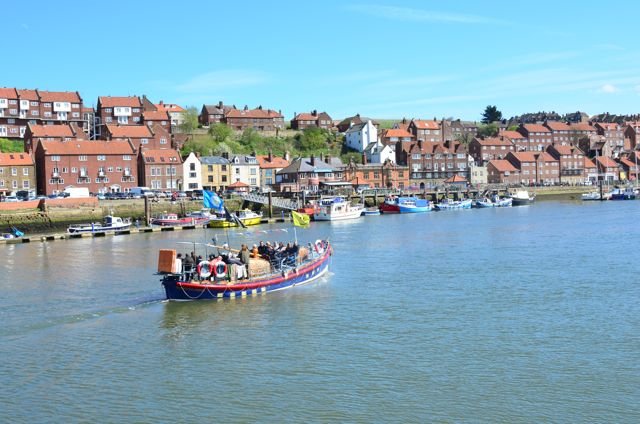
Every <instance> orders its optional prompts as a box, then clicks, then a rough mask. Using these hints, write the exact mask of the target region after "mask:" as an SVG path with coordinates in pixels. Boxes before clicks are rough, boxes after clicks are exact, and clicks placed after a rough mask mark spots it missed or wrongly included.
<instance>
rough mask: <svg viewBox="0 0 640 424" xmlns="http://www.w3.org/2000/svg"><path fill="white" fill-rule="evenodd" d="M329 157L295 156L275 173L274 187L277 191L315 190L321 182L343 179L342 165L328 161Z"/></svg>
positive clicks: (297, 191) (340, 180) (298, 191)
mask: <svg viewBox="0 0 640 424" xmlns="http://www.w3.org/2000/svg"><path fill="white" fill-rule="evenodd" d="M328 159H329V158H325V160H322V158H318V157H315V156H311V157H309V158H296V159H293V160H292V161H291V163H290V164H289V166H287V167H286V168H283V169H281V170H280V171H278V172H277V173H276V183H275V185H274V188H275V189H276V191H279V192H289V193H300V192H302V191H311V192H317V191H319V190H320V185H321V184H323V183H335V182H342V181H343V171H342V167H343V166H342V165H333V164H331V163H329V160H328Z"/></svg>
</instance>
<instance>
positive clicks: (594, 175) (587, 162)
mask: <svg viewBox="0 0 640 424" xmlns="http://www.w3.org/2000/svg"><path fill="white" fill-rule="evenodd" d="M584 174H585V175H586V178H585V181H587V180H588V181H590V182H591V183H592V184H594V185H595V184H597V183H598V167H597V166H596V164H595V162H594V161H593V160H591V159H589V158H588V157H587V156H585V157H584Z"/></svg>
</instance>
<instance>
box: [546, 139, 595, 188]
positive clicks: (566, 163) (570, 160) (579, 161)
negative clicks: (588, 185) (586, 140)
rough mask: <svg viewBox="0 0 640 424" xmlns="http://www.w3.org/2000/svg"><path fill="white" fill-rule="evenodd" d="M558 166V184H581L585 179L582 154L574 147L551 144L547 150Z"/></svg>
mask: <svg viewBox="0 0 640 424" xmlns="http://www.w3.org/2000/svg"><path fill="white" fill-rule="evenodd" d="M547 153H549V154H550V155H551V156H552V157H553V158H554V159H556V160H557V161H558V163H559V166H560V183H568V184H572V185H574V184H582V183H583V182H584V180H585V178H586V174H585V173H584V152H583V151H582V150H580V149H579V148H578V147H576V146H571V145H568V144H552V145H551V146H549V147H548V148H547Z"/></svg>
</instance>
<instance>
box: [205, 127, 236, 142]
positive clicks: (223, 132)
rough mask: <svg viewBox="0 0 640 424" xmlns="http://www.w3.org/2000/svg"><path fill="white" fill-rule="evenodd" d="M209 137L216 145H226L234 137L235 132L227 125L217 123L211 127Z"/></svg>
mask: <svg viewBox="0 0 640 424" xmlns="http://www.w3.org/2000/svg"><path fill="white" fill-rule="evenodd" d="M209 135H210V136H211V137H212V138H213V141H215V142H216V143H224V142H225V141H227V140H229V139H231V138H232V137H233V130H232V129H231V128H229V127H228V126H227V125H226V124H222V123H217V124H213V125H212V126H210V127H209Z"/></svg>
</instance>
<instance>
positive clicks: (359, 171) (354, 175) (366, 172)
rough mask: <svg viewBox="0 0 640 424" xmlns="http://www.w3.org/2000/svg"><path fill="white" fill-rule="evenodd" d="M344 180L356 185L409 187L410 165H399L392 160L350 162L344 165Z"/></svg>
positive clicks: (402, 188)
mask: <svg viewBox="0 0 640 424" xmlns="http://www.w3.org/2000/svg"><path fill="white" fill-rule="evenodd" d="M343 172H344V181H346V182H349V183H351V184H352V185H353V186H354V187H356V188H357V187H363V186H368V187H369V188H397V189H401V190H404V189H405V188H408V187H409V167H408V166H398V165H396V164H395V163H393V162H391V161H386V162H384V163H356V162H353V161H351V162H349V164H347V165H346V166H344V167H343Z"/></svg>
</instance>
